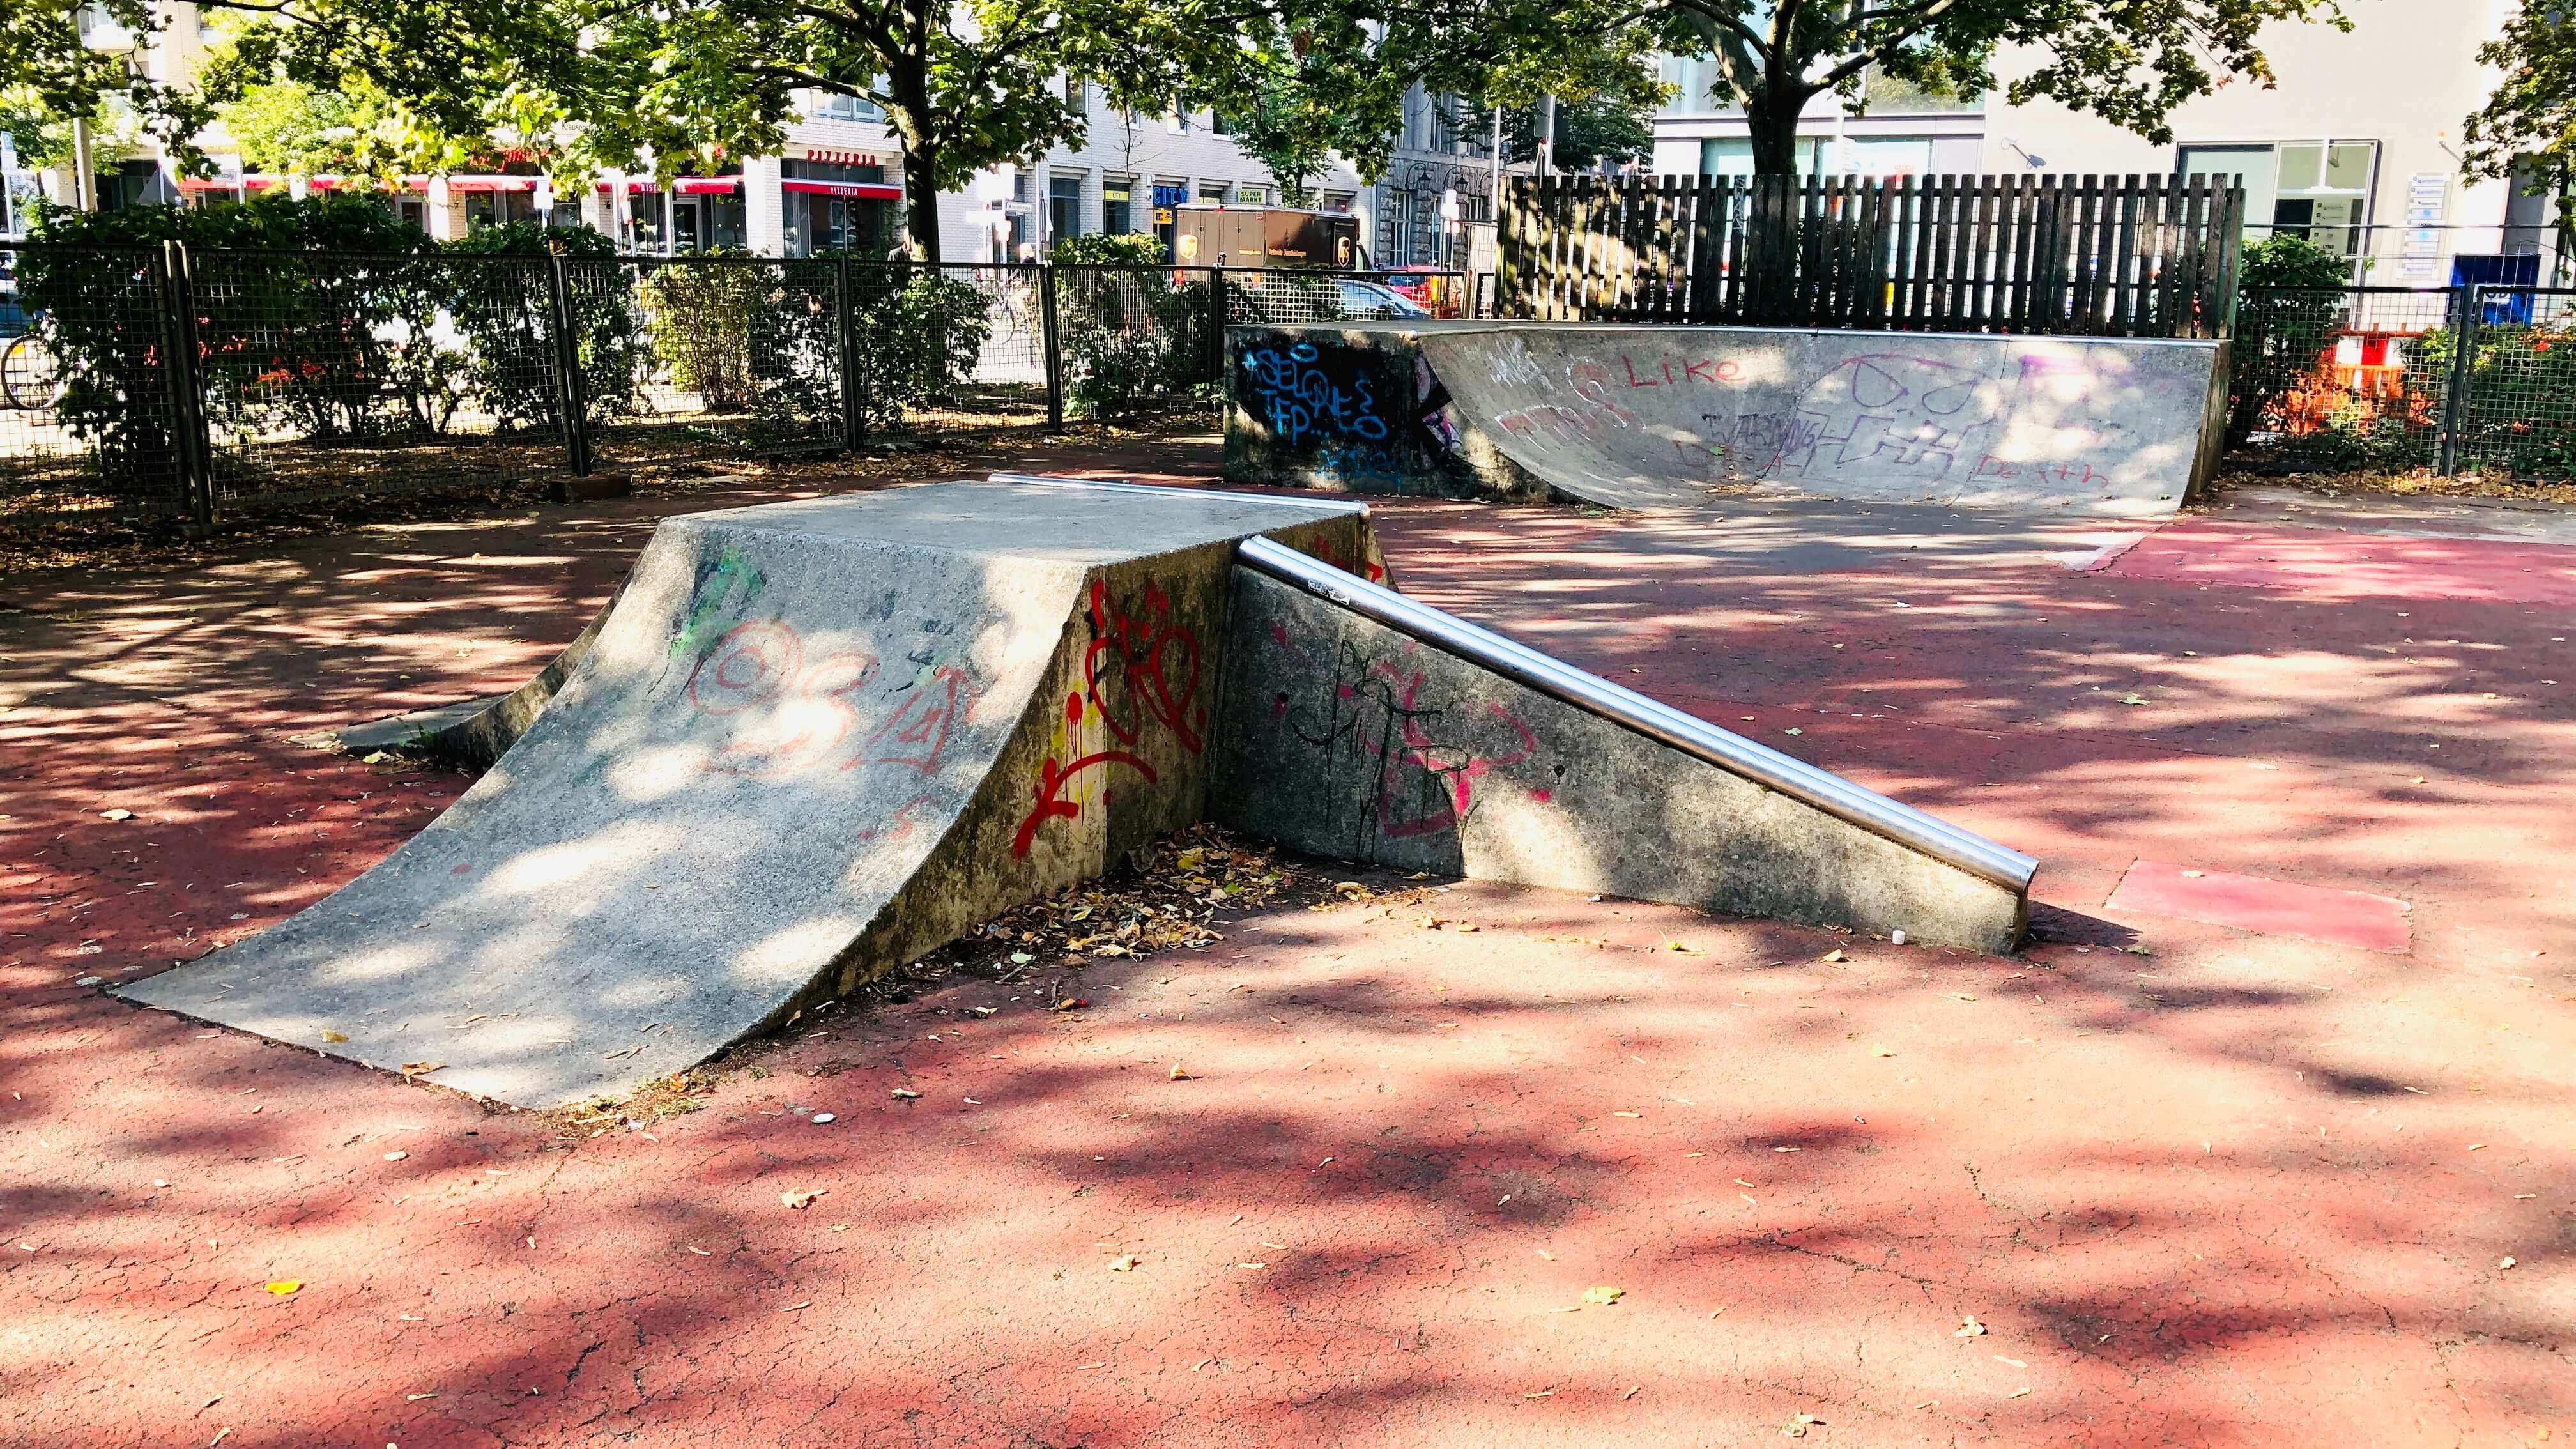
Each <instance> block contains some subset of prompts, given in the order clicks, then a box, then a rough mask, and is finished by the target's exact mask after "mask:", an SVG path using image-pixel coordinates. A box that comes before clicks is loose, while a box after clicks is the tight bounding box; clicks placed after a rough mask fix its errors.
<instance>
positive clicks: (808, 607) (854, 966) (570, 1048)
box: [121, 479, 2035, 1106]
mask: <svg viewBox="0 0 2576 1449" xmlns="http://www.w3.org/2000/svg"><path fill="white" fill-rule="evenodd" d="M1384 573H1385V568H1384V564H1383V561H1382V556H1381V555H1380V554H1379V552H1378V550H1377V546H1376V542H1375V539H1374V537H1373V535H1372V533H1371V530H1370V524H1369V518H1368V515H1367V511H1366V509H1365V508H1363V507H1361V506H1360V505H1358V504H1356V503H1350V502H1340V501H1335V500H1327V499H1304V498H1283V497H1277V496H1253V495H1243V494H1228V493H1215V492H1199V491H1192V490H1170V489H1152V488H1132V487H1124V486H1120V485H1114V484H1093V483H1079V482H1072V481H1069V480H1044V479H1022V480H1017V481H1010V482H987V483H952V484H935V485H927V486H920V487H911V488H899V489H892V490H886V491H882V492H874V493H862V494H852V495H845V496H842V497H837V498H828V499H816V500H809V501H800V502H791V503H780V504H771V505H767V506H763V507H757V508H744V509H727V510H720V511H715V512H708V513H700V514H693V515H686V516H682V517H678V518H674V519H670V520H668V521H666V522H664V523H663V524H662V525H661V526H660V527H659V528H658V529H657V530H656V531H655V533H654V536H653V539H652V541H651V543H650V544H648V545H647V546H646V548H645V550H644V552H643V554H642V556H641V557H640V558H639V559H638V560H637V563H636V566H635V569H634V572H633V573H632V575H630V577H629V578H628V580H627V582H626V584H625V586H624V587H623V588H622V590H621V591H620V592H619V594H618V595H617V597H616V599H615V601H614V602H613V603H612V604H611V606H610V608H609V609H608V610H607V611H606V613H605V614H604V615H603V616H602V618H601V620H600V621H599V622H598V623H597V624H596V625H594V626H593V629H594V632H592V633H589V634H587V635H586V636H585V637H586V638H587V639H588V640H589V645H588V648H587V649H586V651H585V650H580V649H574V650H567V651H566V654H565V658H564V659H562V660H559V661H558V664H557V667H556V670H555V671H553V672H555V673H558V674H560V675H561V677H562V684H561V688H560V690H559V691H555V690H552V689H551V687H550V686H549V685H548V682H547V680H546V679H544V678H543V677H541V678H540V680H538V681H536V682H534V683H533V684H532V686H531V689H530V690H528V691H523V694H522V695H521V696H511V697H510V699H511V700H515V701H516V703H508V702H506V701H505V703H504V704H503V705H496V706H494V709H495V711H498V712H497V713H494V714H493V715H491V716H490V717H489V718H488V719H487V720H486V723H487V724H488V725H490V726H491V728H492V730H493V732H494V733H493V742H495V743H505V748H506V753H503V754H501V755H500V757H499V760H498V762H497V763H496V764H494V765H493V767H492V768H491V769H490V771H489V772H488V773H486V774H485V775H484V776H483V778H482V779H481V780H479V781H478V782H477V783H476V784H475V785H474V786H473V788H472V789H470V790H468V791H467V792H466V793H465V794H464V795H463V796H462V797H461V798H459V799H458V800H457V802H456V803H455V804H454V805H453V806H452V807H450V808H449V809H448V811H447V812H446V813H445V814H443V815H441V816H440V817H439V818H438V819H436V820H435V821H433V822H432V823H431V824H430V825H429V826H428V827H427V828H425V829H423V830H422V831H421V832H420V833H419V834H418V835H416V836H414V837H413V838H412V839H411V840H409V841H407V842H406V843H404V844H403V845H402V846H401V847H400V848H399V849H397V850H396V851H395V852H394V853H393V854H392V855H391V856H389V857H387V858H386V859H385V860H383V861H382V862H381V863H379V864H378V865H377V866H376V867H375V868H374V869H372V870H370V871H368V872H367V873H366V874H365V875H363V876H361V877H359V878H358V879H357V880H355V881H353V882H351V883H350V884H349V885H347V886H345V887H343V888H342V889H341V890H340V891H338V892H337V893H335V894H334V895H332V896H330V897H328V898H327V899H325V900H323V901H321V902H320V903H318V904H316V905H314V906H313V907H311V908H309V909H307V910H305V911H304V912H302V913H301V914H299V915H296V916H294V917H293V918H291V919H289V920H287V921H285V922H283V923H282V924H280V925H278V926H277V927H275V928H273V929H271V930H269V931H267V932H265V933H263V934H261V935H259V936H256V937H253V938H251V939H249V940H246V941H243V942H240V943H238V944H236V945H233V946H230V947H228V948H225V949H224V950H221V951H218V952H215V953H214V954H212V955H210V956H207V957H204V958H201V959H200V960H198V961H195V962H192V963H190V964H188V965H186V966H182V967H179V968H176V969H174V970H172V971H169V972H166V973H164V974H162V975H160V976H156V977H152V978H150V979H147V980H143V981H139V982H136V983H134V984H133V985H131V986H130V987H127V988H125V989H124V990H123V991H122V993H121V994H123V995H125V996H126V997H128V998H129V999H131V1000H134V1001H137V1002H141V1003H144V1004H147V1005H152V1006H158V1007H163V1008H166V1009H169V1010H173V1011H177V1012H180V1013H183V1014H185V1015H189V1016H193V1017H197V1018H201V1019H204V1020H209V1021H216V1022H221V1023H224V1024H226V1025H232V1026H238V1027H242V1028H245V1029H248V1030H251V1031H255V1032H258V1033H260V1034H261V1035H264V1036H268V1037H271V1038H274V1039H276V1040H280V1041H285V1042H291V1043H294V1044H297V1045H302V1046H308V1047H312V1048H314V1049H316V1050H319V1051H323V1052H326V1053H329V1054H331V1055H336V1056H343V1057H348V1058H352V1059H354V1060H357V1061H361V1062H365V1063H368V1064H370V1065H374V1066H378V1067H382V1068H385V1069H387V1070H394V1071H402V1072H405V1073H407V1074H410V1075H414V1076H422V1077H426V1078H428V1079H430V1080H433V1081H436V1082H437V1083H439V1084H440V1085H443V1086H449V1087H454V1088H457V1089H459V1090H462V1091H466V1092H469V1093H473V1094H475V1095H477V1096H483V1097H488V1098H492V1099H495V1100H499V1101H503V1102H508V1103H512V1104H515V1105H521V1106H557V1105H563V1104H567V1103H571V1102H577V1101H581V1100H584V1099H587V1098H591V1097H594V1096H599V1095H604V1094H616V1093H620V1092H622V1091H625V1090H628V1089H631V1088H632V1087H633V1086H635V1085H637V1084H639V1083H641V1082H644V1081H647V1080H650V1079H652V1078H654V1077H658V1076H663V1075H667V1074H669V1073H672V1072H676V1071H679V1070H682V1069H685V1068H687V1067H689V1066H693V1065H695V1064H696V1063H698V1062H700V1061H703V1060H705V1059H706V1058H707V1057H709V1056H711V1055H713V1054H714V1053H716V1052H718V1051H720V1050H722V1049H723V1048H724V1047H726V1046H728V1045H731V1044H732V1043H734V1042H736V1041H739V1040H741V1039H742V1038H744V1037H745V1036H748V1035H751V1034H753V1033H756V1032H758V1031H761V1030H763V1029H765V1028H767V1027H769V1026H772V1025H774V1024H777V1023H780V1022H783V1021H785V1020H788V1019H790V1018H791V1017H792V1016H793V1015H794V1014H795V1013H797V1012H798V1011H800V1010H801V1009H803V1008H804V1007H806V1006H808V1005H811V1004H814V1003H816V1002H818V1001H820V1000H823V999H826V998H829V997H832V996H837V995H841V994H845V993H847V992H849V991H851V990H853V989H855V988H856V987H857V986H858V985H859V984H860V983H861V982H862V981H865V980H868V979H870V978H872V977H874V976H876V975H878V974H880V973H883V972H885V971H888V970H891V969H893V968H895V967H897V966H900V965H902V964H903V963H904V962H907V961H910V960H914V959H917V958H918V957H919V956H921V955H923V954H925V953H927V952H928V951H930V950H931V949H933V948H935V947H937V946H939V945H941V944H942V943H944V942H946V941H948V940H951V939H953V938H954V937H956V936H957V935H958V934H960V933H961V932H963V931H965V930H967V929H968V928H970V927H972V926H974V925H976V924H978V923H980V922H982V921H985V920H988V919H990V918H992V917H994V916H996V915H999V914H1001V913H1003V912H1004V911H1006V910H1009V909H1010V908H1012V907H1014V906H1017V905H1021V904H1024V903H1026V902H1028V901H1030V900H1033V899H1036V898H1037V897H1039V896H1042V895H1044V894H1047V893H1050V892H1053V891H1056V890H1060V889H1063V888H1065V887H1067V886H1070V885H1073V884H1075V883H1078V882H1080V881H1083V880H1086V879H1090V878H1093V877H1096V876H1099V875H1101V874H1103V873H1105V872H1106V871H1108V870H1109V869H1110V868H1112V867H1113V866H1114V865H1115V864H1117V863H1118V862H1120V861H1121V860H1123V859H1125V858H1126V857H1127V855H1128V854H1129V853H1130V852H1131V851H1133V850H1134V849H1135V848H1136V847H1138V846H1139V845H1142V844H1144V843H1145V842H1147V841H1148V840H1151V839H1152V838H1154V837H1156V836H1158V835H1162V834H1165V833H1168V832H1170V831H1173V830H1176V829H1179V828H1181V827H1183V826H1186V825H1189V824H1191V823H1193V822H1195V821H1198V820H1200V819H1202V818H1215V819H1219V820H1223V821H1227V822H1229V823H1235V824H1238V825H1241V826H1242V827H1244V828H1247V829H1250V830H1253V831H1256V832H1259V833H1263V834H1267V835H1270V836H1272V837H1273V838H1276V839H1280V840H1283V841H1286V842H1288V843H1290V844H1292V845H1295V846H1298V847H1299V848H1302V849H1306V850H1309V851H1312V852H1314V853H1317V854H1325V855H1333V856H1339V857H1342V858H1346V859H1353V860H1364V861H1378V862H1385V863H1390V864H1402V865H1406V866H1408V867H1414V868H1429V869H1446V870H1452V871H1459V872H1462V873H1465V874H1470V875H1477V876H1482V877H1485V878H1490V879H1498V880H1512V881H1525V882H1530V883H1535V884H1548V885H1558V886H1564V887H1568V888H1572V889H1578V890H1591V891H1597V892H1601V893H1604V894H1617V895H1624V896H1633V897H1641V898H1647V899H1660V900H1672V901H1675V902H1677V903H1681V904H1690V905H1698V906H1702V907H1704V908H1709V909H1717V910H1724V911H1731V912H1740V913H1761V914H1770V915H1777V916H1781V917H1784V918H1787V919H1793V920H1802V921H1809V922H1816V923H1824V924H1847V925H1853V926H1859V927H1863V928H1868V929H1875V930H1882V931H1886V930H1899V929H1901V930H1906V931H1908V932H1909V933H1910V936H1911V938H1912V939H1915V940H1919V941H1923V942H1926V943H1936V944H1953V945H1965V946H1974V947H1980V948H1983V949H1990V950H2001V949H2008V948H2009V947H2010V946H2012V945H2013V944H2014V942H2015V941H2016V940H2017V939H2018V937H2019V934H2020V931H2021V927H2022V923H2023V920H2024V915H2025V912H2026V909H2027V899H2028V896H2027V893H2028V887H2029V882H2030V875H2031V872H2032V870H2033V869H2035V863H2033V862H2031V861H2029V860H2028V859H2027V858H2026V857H2022V856H2019V855H2017V854H2015V853H2014V852H2011V851H2007V850H2004V849H2003V848H2002V847H1999V846H1996V845H1994V844H1992V843H1991V842H1987V841H1983V840H1980V839H1978V838H1977V837H1974V836H1971V835H1968V834H1967V833H1966V832H1963V831H1959V830H1957V829H1956V828H1955V827H1950V826H1948V825H1946V824H1943V823H1942V822H1939V821H1937V820H1934V819H1933V818H1932V817H1930V816H1927V815H1924V814H1922V813H1921V812H1919V811H1914V810H1911V809H1909V808H1907V807H1905V806H1902V805H1900V804H1898V803H1896V802H1894V801H1890V800H1886V799H1884V798H1883V797H1879V796H1876V795H1873V794H1871V793H1869V792H1867V791H1865V790H1861V789H1859V788H1858V787H1856V786H1852V785H1850V784H1849V783H1848V782H1846V781H1841V780H1839V779H1837V778H1836V777H1833V776H1830V775H1827V774H1825V773H1824V772H1822V771H1817V770H1814V769H1813V768H1812V767H1809V766H1806V765H1803V764H1801V763H1800V762H1797V761H1794V760H1790V759H1788V758H1786V757H1785V756H1779V755H1777V754H1775V753H1773V752H1771V751H1768V750H1765V749H1763V748H1762V747H1760V746H1757V745H1753V744H1751V743H1750V742H1748V741H1743V740H1740V739H1736V738H1735V737H1733V736H1728V735H1725V734H1724V732H1722V731H1718V730H1716V729H1715V728H1714V727H1711V726H1707V725H1703V724H1700V723H1698V722H1697V721H1695V720H1691V719H1689V718H1688V717H1686V716H1681V715H1679V714H1678V713H1677V712H1674V711H1670V710H1665V709H1663V707H1661V706H1656V705H1654V704H1653V702H1651V701H1646V700H1643V699H1641V698H1639V697H1637V696H1634V695H1631V694H1629V693H1628V692H1627V691H1624V690H1621V689H1618V687H1616V686H1613V685H1610V684H1609V683H1607V682H1606V681H1602V680H1599V679H1597V678H1594V677H1593V676H1589V675H1583V674H1581V673H1580V672H1579V671H1573V670H1570V669H1567V668H1566V667H1565V666H1562V665H1558V664H1555V663H1554V662H1553V661H1549V660H1546V659H1545V657H1544V656H1539V655H1536V654H1534V653H1532V652H1531V651H1527V650H1523V649H1519V646H1514V645H1510V644H1509V642H1508V641H1503V640H1500V639H1499V638H1497V637H1495V636H1491V635H1488V634H1485V633H1484V632H1483V631H1481V630H1477V629H1475V628H1474V626H1472V625H1468V624H1466V623H1465V622H1464V621H1460V620H1454V619H1451V618H1449V617H1448V616H1446V615H1441V614H1439V613H1438V611H1436V610H1429V609H1425V608H1424V607H1423V606H1421V605H1419V604H1415V603H1413V602H1412V601H1410V600H1406V599H1404V598H1403V596H1401V595H1399V594H1396V593H1395V592H1394V591H1392V590H1391V589H1387V588H1385V587H1383V586H1381V585H1379V584H1377V583H1374V582H1372V581H1371V578H1372V576H1374V577H1383V576H1384ZM1515 651H1517V652H1515ZM1658 711H1661V713H1660V714H1659V713H1658ZM522 730H523V731H524V732H521V731H522Z"/></svg>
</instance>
